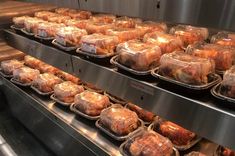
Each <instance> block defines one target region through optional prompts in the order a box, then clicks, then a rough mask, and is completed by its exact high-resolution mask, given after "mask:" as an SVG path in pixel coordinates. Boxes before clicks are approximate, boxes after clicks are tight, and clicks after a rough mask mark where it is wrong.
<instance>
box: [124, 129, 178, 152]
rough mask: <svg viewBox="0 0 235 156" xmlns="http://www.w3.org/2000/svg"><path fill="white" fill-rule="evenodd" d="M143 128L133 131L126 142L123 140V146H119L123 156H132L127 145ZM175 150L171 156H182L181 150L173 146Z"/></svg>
mask: <svg viewBox="0 0 235 156" xmlns="http://www.w3.org/2000/svg"><path fill="white" fill-rule="evenodd" d="M141 130H142V129H141V128H140V129H139V130H138V131H136V132H135V133H133V134H132V135H131V136H130V137H129V139H128V140H126V141H125V142H123V143H122V144H121V146H120V147H119V151H120V153H121V154H122V155H123V156H130V153H129V151H128V149H127V147H126V146H127V145H128V144H131V143H130V140H134V138H135V137H137V136H138V135H139V133H141ZM173 151H174V153H173V154H172V155H171V156H180V154H179V151H178V150H177V149H175V148H174V147H173Z"/></svg>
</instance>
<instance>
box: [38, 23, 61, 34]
mask: <svg viewBox="0 0 235 156" xmlns="http://www.w3.org/2000/svg"><path fill="white" fill-rule="evenodd" d="M62 27H65V25H64V24H57V23H50V22H43V23H39V24H38V29H37V35H38V36H40V37H44V38H46V37H55V34H56V32H57V31H58V30H59V29H60V28H62Z"/></svg>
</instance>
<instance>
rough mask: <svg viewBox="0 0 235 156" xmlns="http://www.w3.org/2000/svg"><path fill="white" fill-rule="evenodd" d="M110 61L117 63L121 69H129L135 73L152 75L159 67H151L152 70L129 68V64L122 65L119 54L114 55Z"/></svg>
mask: <svg viewBox="0 0 235 156" xmlns="http://www.w3.org/2000/svg"><path fill="white" fill-rule="evenodd" d="M110 63H111V64H113V65H115V66H116V67H118V68H120V69H123V70H125V71H128V72H130V73H132V74H134V75H150V74H151V72H152V71H153V70H156V69H158V67H156V68H154V69H150V70H147V71H137V70H134V69H131V68H128V67H127V66H125V65H122V64H121V63H119V62H118V55H116V56H114V57H112V58H111V60H110Z"/></svg>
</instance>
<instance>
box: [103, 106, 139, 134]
mask: <svg viewBox="0 0 235 156" xmlns="http://www.w3.org/2000/svg"><path fill="white" fill-rule="evenodd" d="M138 122H139V119H138V116H137V114H136V113H135V112H133V111H131V110H129V109H127V108H125V107H122V106H121V105H113V106H111V107H109V108H107V109H105V110H103V111H102V112H101V114H100V124H101V125H102V127H105V128H107V129H109V130H110V131H111V132H112V133H114V134H116V135H119V136H125V135H128V134H129V133H131V132H133V131H135V130H136V129H137V128H138V127H139V124H138Z"/></svg>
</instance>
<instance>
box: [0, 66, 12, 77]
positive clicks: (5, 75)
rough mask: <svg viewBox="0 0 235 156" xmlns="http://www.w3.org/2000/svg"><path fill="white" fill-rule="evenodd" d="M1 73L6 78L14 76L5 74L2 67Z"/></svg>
mask: <svg viewBox="0 0 235 156" xmlns="http://www.w3.org/2000/svg"><path fill="white" fill-rule="evenodd" d="M0 75H2V76H3V77H5V78H12V77H13V75H8V74H5V73H4V72H3V71H2V69H1V68H0Z"/></svg>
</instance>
